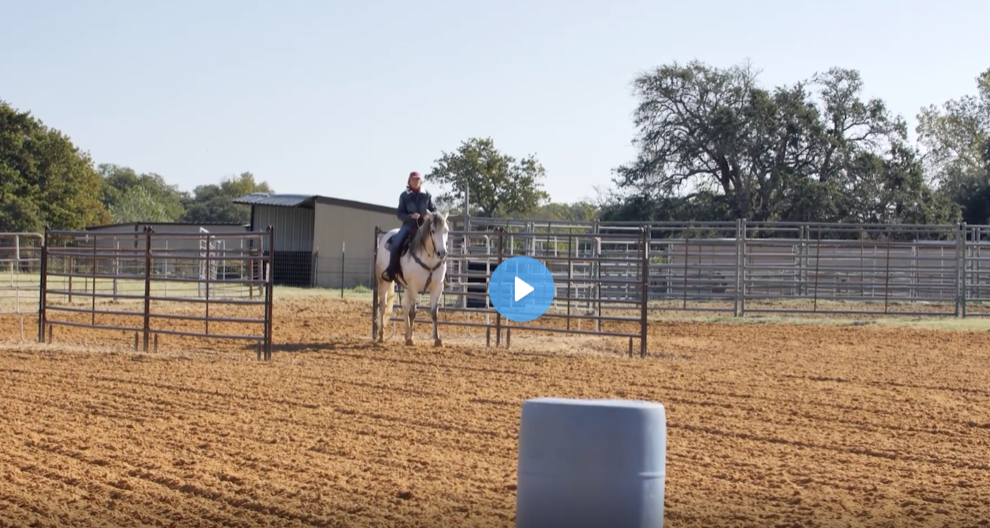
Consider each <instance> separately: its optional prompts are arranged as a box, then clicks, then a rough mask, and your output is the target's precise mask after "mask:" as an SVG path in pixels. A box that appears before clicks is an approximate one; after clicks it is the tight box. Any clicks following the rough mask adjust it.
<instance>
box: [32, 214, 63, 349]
mask: <svg viewBox="0 0 990 528" xmlns="http://www.w3.org/2000/svg"><path fill="white" fill-rule="evenodd" d="M49 230H50V228H49V227H48V226H45V238H44V239H43V240H42V241H41V278H40V279H41V280H39V281H38V282H39V289H38V342H39V343H44V342H45V305H46V304H47V299H48V295H47V293H48V231H49ZM70 276H71V274H70Z"/></svg>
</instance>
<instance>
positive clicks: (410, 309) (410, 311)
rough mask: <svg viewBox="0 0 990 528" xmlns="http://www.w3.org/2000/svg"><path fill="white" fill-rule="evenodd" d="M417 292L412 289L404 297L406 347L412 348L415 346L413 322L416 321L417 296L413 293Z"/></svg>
mask: <svg viewBox="0 0 990 528" xmlns="http://www.w3.org/2000/svg"><path fill="white" fill-rule="evenodd" d="M414 291H415V290H414V289H412V288H410V289H408V290H406V293H407V295H406V296H405V297H403V299H402V304H403V306H402V307H403V308H404V309H405V310H403V311H405V313H406V346H412V344H413V338H412V336H413V321H415V320H416V294H415V293H413V292H414Z"/></svg>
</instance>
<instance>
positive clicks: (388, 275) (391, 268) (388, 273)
mask: <svg viewBox="0 0 990 528" xmlns="http://www.w3.org/2000/svg"><path fill="white" fill-rule="evenodd" d="M399 253H400V252H399V249H397V248H393V249H392V251H391V252H390V254H389V260H388V267H387V268H385V271H384V272H383V273H382V279H383V280H384V281H386V282H394V281H395V278H396V276H397V275H398V271H399Z"/></svg>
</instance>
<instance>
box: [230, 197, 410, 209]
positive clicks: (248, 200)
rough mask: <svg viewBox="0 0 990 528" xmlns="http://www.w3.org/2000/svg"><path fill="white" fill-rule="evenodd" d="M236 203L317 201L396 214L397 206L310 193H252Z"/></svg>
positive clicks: (285, 204) (309, 204)
mask: <svg viewBox="0 0 990 528" xmlns="http://www.w3.org/2000/svg"><path fill="white" fill-rule="evenodd" d="M234 203H235V204H247V205H270V206H276V207H300V206H306V207H313V206H315V204H317V203H321V204H327V205H337V206H340V207H348V208H351V209H361V210H364V211H374V212H376V213H384V214H395V207H394V206H392V207H389V206H387V205H377V204H370V203H365V202H356V201H354V200H344V199H342V198H330V197H328V196H319V195H310V194H267V193H251V194H248V195H245V196H241V197H240V198H237V199H235V200H234Z"/></svg>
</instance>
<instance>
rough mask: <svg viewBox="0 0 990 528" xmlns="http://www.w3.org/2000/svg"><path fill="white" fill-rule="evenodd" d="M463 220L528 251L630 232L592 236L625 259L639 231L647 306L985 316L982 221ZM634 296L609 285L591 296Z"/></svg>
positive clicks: (987, 260)
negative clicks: (643, 232)
mask: <svg viewBox="0 0 990 528" xmlns="http://www.w3.org/2000/svg"><path fill="white" fill-rule="evenodd" d="M470 225H471V226H472V227H473V228H475V229H478V230H481V231H487V232H493V231H494V230H495V229H496V228H502V229H505V230H506V232H507V233H512V234H511V235H509V236H510V237H516V238H518V237H521V236H523V235H522V233H526V234H527V235H526V237H527V238H526V240H527V241H528V242H527V243H528V244H530V246H529V247H528V248H527V251H528V252H529V253H527V254H529V255H530V256H534V255H537V254H540V253H541V252H542V253H545V252H546V251H552V250H554V249H557V248H560V247H565V246H566V245H567V244H566V240H567V237H568V236H569V235H571V234H577V235H581V236H586V235H588V234H591V235H593V236H596V237H599V236H603V235H606V234H610V235H615V234H621V233H627V234H629V235H630V237H629V239H628V240H626V241H621V240H614V241H613V240H605V239H602V241H601V251H602V253H601V254H602V256H622V255H625V256H627V257H629V256H633V255H636V254H638V253H639V252H641V248H639V247H638V245H637V244H638V242H637V241H636V240H635V236H632V235H633V234H634V233H636V232H638V231H639V230H640V229H642V228H644V227H645V228H647V229H648V230H649V233H650V234H649V251H648V253H649V255H650V266H649V274H648V278H647V283H648V303H647V305H648V308H649V310H653V311H657V310H669V311H692V312H722V313H726V314H732V315H734V316H745V315H746V314H747V313H750V314H753V313H819V314H869V315H878V314H888V315H917V316H925V315H930V316H959V317H969V316H985V315H990V310H988V309H987V303H988V301H990V226H982V225H981V226H969V225H966V224H959V225H935V226H932V225H905V224H898V225H890V224H830V223H785V222H753V221H747V220H738V221H730V222H654V223H650V224H642V223H637V222H556V221H553V222H550V221H542V222H538V221H529V220H518V219H510V220H505V219H487V218H480V219H474V218H473V219H471V220H470ZM457 227H459V226H455V229H456V228H457ZM601 269H602V273H604V276H622V275H623V274H624V273H626V274H628V273H635V271H634V270H624V267H623V266H622V264H621V263H615V264H612V265H604V264H603V265H602V266H601ZM635 294H636V292H635V289H634V288H629V287H628V286H619V285H614V286H607V287H603V288H602V289H601V290H600V295H601V298H600V300H601V301H602V302H607V301H609V300H610V299H616V298H632V297H634V296H635Z"/></svg>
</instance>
